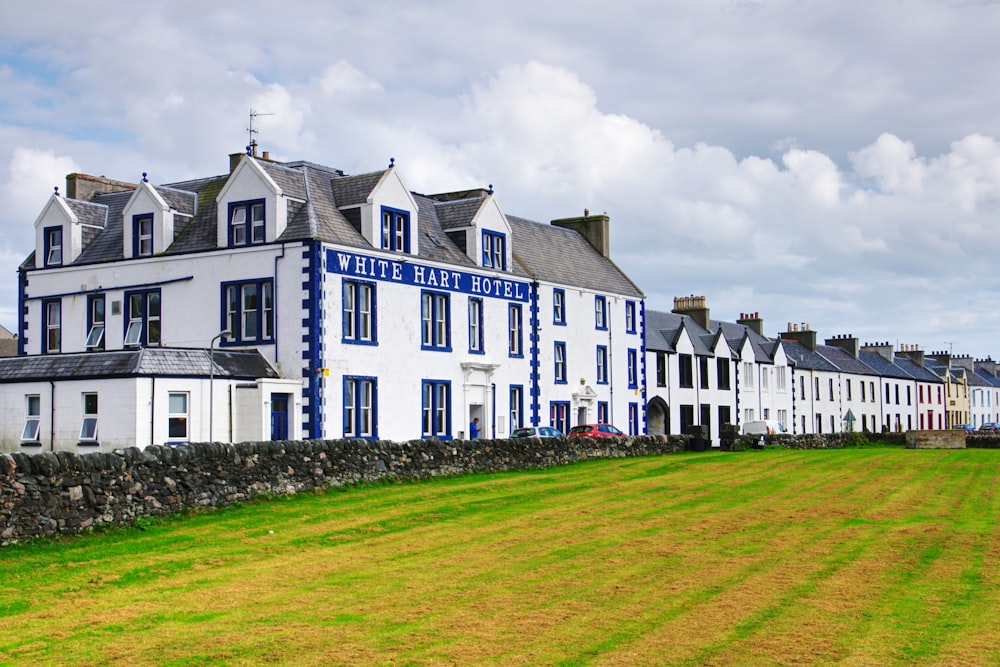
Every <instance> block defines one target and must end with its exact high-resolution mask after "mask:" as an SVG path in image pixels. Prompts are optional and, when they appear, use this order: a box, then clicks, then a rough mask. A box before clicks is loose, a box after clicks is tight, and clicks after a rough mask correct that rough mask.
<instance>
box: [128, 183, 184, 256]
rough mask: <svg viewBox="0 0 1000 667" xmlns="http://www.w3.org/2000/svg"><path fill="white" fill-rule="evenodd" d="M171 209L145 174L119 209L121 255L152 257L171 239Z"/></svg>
mask: <svg viewBox="0 0 1000 667" xmlns="http://www.w3.org/2000/svg"><path fill="white" fill-rule="evenodd" d="M175 213H176V211H174V210H173V209H172V208H170V205H169V204H168V203H167V202H166V200H164V199H163V197H161V196H160V194H159V193H158V192H157V191H156V188H154V187H153V186H152V185H150V184H149V181H148V180H146V174H143V175H142V182H141V183H139V187H137V188H136V189H135V192H133V193H132V197H131V198H130V199H129V200H128V203H127V204H126V205H125V208H124V210H123V211H122V218H123V219H122V232H123V233H122V237H123V247H122V252H123V257H128V258H133V257H151V256H153V255H157V254H159V253H161V252H163V251H164V250H166V249H167V248H168V247H169V246H170V244H171V243H173V240H174V214H175Z"/></svg>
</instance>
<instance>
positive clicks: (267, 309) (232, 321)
mask: <svg viewBox="0 0 1000 667" xmlns="http://www.w3.org/2000/svg"><path fill="white" fill-rule="evenodd" d="M222 308H223V314H222V315H223V323H222V324H223V329H224V330H225V331H228V332H229V335H228V336H226V337H225V338H224V339H223V343H224V344H230V345H239V344H245V343H269V342H273V341H274V282H273V281H272V279H270V278H263V279H260V280H245V281H241V282H230V283H222Z"/></svg>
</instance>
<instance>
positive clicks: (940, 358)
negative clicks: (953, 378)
mask: <svg viewBox="0 0 1000 667" xmlns="http://www.w3.org/2000/svg"><path fill="white" fill-rule="evenodd" d="M927 356H929V357H930V358H931V359H933V360H934V361H936V362H938V363H939V364H941V365H942V366H944V367H945V368H947V369H949V370H950V369H951V354H950V353H949V352H945V351H944V350H942V351H940V352H931V353H930V354H929V355H927Z"/></svg>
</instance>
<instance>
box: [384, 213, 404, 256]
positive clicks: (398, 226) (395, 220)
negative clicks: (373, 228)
mask: <svg viewBox="0 0 1000 667" xmlns="http://www.w3.org/2000/svg"><path fill="white" fill-rule="evenodd" d="M382 249H383V250H395V251H396V252H410V214H409V213H407V212H406V211H400V210H398V209H394V208H388V207H386V206H383V207H382Z"/></svg>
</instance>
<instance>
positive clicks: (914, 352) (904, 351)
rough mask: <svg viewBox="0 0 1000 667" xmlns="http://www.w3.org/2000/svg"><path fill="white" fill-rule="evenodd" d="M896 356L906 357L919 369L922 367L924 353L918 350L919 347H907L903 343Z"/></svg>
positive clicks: (910, 345)
mask: <svg viewBox="0 0 1000 667" xmlns="http://www.w3.org/2000/svg"><path fill="white" fill-rule="evenodd" d="M897 354H899V356H901V357H906V358H907V359H909V360H910V361H912V362H913V363H915V364H917V365H918V366H920V367H921V368H923V366H924V351H923V350H921V349H920V346H919V345H912V344H909V345H908V344H906V343H904V344H903V345H902V346H900V350H899V352H898V353H897Z"/></svg>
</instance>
